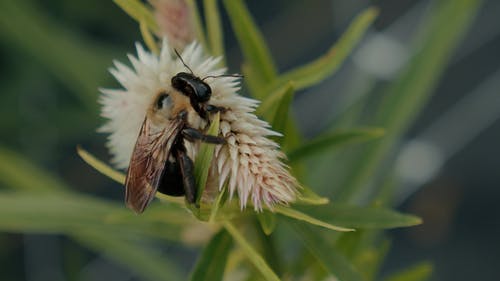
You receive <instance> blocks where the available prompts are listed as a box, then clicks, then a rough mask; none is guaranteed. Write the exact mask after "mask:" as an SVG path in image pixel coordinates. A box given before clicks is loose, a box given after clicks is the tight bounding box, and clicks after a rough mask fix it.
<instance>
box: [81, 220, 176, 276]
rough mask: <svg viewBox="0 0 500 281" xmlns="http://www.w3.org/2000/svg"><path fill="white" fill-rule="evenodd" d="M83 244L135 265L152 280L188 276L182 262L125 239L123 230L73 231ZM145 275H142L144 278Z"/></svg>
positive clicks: (136, 268) (130, 266) (131, 265)
mask: <svg viewBox="0 0 500 281" xmlns="http://www.w3.org/2000/svg"><path fill="white" fill-rule="evenodd" d="M72 236H73V237H74V238H75V239H76V240H77V241H79V242H80V243H82V244H83V245H85V246H87V247H89V248H91V249H94V250H95V251H97V252H99V253H102V254H104V255H105V256H107V257H109V258H110V259H113V260H114V261H117V262H118V263H120V264H122V265H124V266H125V267H126V268H129V269H131V270H132V271H134V272H135V273H137V274H138V275H140V276H141V277H142V278H145V279H148V280H184V279H185V278H184V274H182V273H181V272H179V269H178V268H179V266H178V265H176V264H174V263H172V261H170V260H169V259H167V258H166V257H165V256H162V255H159V253H158V251H154V250H150V249H148V248H146V247H145V245H144V243H142V242H139V241H135V240H131V239H125V238H124V237H123V235H122V234H121V233H119V232H112V233H110V232H105V233H102V232H101V231H97V230H89V229H84V230H79V231H77V232H75V233H74V234H73V235H72ZM142 278H141V279H142Z"/></svg>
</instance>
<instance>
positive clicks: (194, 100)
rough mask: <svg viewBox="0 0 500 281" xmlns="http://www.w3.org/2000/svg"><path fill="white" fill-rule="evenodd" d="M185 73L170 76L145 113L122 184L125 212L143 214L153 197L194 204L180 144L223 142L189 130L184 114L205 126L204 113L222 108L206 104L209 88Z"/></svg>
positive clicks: (190, 166)
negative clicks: (181, 199)
mask: <svg viewBox="0 0 500 281" xmlns="http://www.w3.org/2000/svg"><path fill="white" fill-rule="evenodd" d="M175 53H176V55H177V56H178V57H179V59H180V60H181V61H182V63H183V64H184V66H185V67H186V68H187V69H188V70H189V71H190V73H187V72H179V73H177V74H176V75H175V76H174V77H172V80H171V84H172V89H171V90H170V91H165V90H163V91H160V92H159V93H158V94H157V96H156V98H155V99H154V102H153V104H151V106H150V108H149V109H148V111H147V114H146V117H145V119H144V122H143V123H142V127H141V131H140V133H139V137H138V138H137V142H136V144H135V148H134V151H133V152H132V158H131V160H130V166H129V168H128V173H127V178H126V181H125V188H126V192H125V202H126V204H127V206H128V207H129V208H131V209H132V210H134V211H135V212H137V213H142V212H143V211H144V209H145V208H146V207H147V205H148V204H149V202H151V200H152V199H153V198H154V195H155V193H156V192H157V191H158V192H161V193H164V194H167V195H172V196H183V195H185V196H186V200H187V202H189V203H191V204H192V203H195V199H196V184H195V179H194V174H193V172H194V164H193V160H192V159H191V158H190V157H189V156H188V155H187V151H186V147H185V145H184V141H185V140H188V141H191V142H194V141H196V140H200V141H203V142H207V143H213V144H223V143H225V139H224V138H222V137H217V136H209V135H205V134H204V133H203V132H202V131H201V130H199V129H196V128H194V127H193V126H191V125H190V120H189V115H190V114H198V116H199V117H200V118H201V119H202V120H200V121H206V122H207V123H209V121H210V120H209V119H208V114H212V113H216V112H220V111H223V110H224V108H222V107H217V106H213V105H210V104H208V102H209V100H210V97H211V94H212V89H211V88H210V86H209V85H208V84H207V83H205V82H204V80H205V79H206V78H208V77H211V78H217V77H219V76H220V77H223V76H236V75H219V76H207V77H205V78H203V79H200V78H199V77H197V76H195V75H194V74H193V71H192V70H191V69H190V68H189V66H187V65H186V63H184V61H183V60H182V57H181V56H180V54H179V53H178V52H177V51H176V50H175Z"/></svg>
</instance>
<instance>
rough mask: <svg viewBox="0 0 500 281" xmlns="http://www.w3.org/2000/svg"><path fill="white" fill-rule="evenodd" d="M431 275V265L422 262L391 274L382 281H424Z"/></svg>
mask: <svg viewBox="0 0 500 281" xmlns="http://www.w3.org/2000/svg"><path fill="white" fill-rule="evenodd" d="M431 274H432V264H430V263H428V262H422V263H419V264H417V265H414V266H412V267H410V268H407V269H404V270H401V271H399V272H396V273H393V274H391V275H390V276H388V277H386V278H384V279H383V280H384V281H426V280H429V279H430V277H431Z"/></svg>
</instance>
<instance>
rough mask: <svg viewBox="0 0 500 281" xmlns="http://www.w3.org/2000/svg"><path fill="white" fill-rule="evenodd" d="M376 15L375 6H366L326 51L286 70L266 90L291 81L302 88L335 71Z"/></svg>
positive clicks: (298, 88)
mask: <svg viewBox="0 0 500 281" xmlns="http://www.w3.org/2000/svg"><path fill="white" fill-rule="evenodd" d="M377 15H378V10H377V9H376V8H368V9H366V10H365V11H363V12H361V14H359V15H358V16H357V17H356V18H355V19H354V20H353V22H352V23H351V25H350V26H349V27H348V28H347V30H346V31H345V32H344V34H343V35H342V37H341V38H340V39H339V40H338V42H337V43H335V44H334V45H333V46H332V47H331V48H330V50H328V52H327V53H326V54H325V55H323V56H322V57H320V58H318V59H316V60H315V61H313V62H311V63H308V64H306V65H304V66H301V67H299V68H296V69H294V70H291V71H289V72H286V73H284V74H282V75H280V76H279V77H278V79H277V80H276V81H274V82H273V83H272V84H271V85H270V86H269V87H268V88H267V89H268V91H266V92H273V91H274V89H278V88H280V87H282V86H283V85H285V84H287V83H289V82H290V81H293V82H294V84H295V86H296V89H297V90H300V89H304V88H307V87H310V86H312V85H315V84H317V83H319V82H321V81H322V80H324V79H325V78H326V77H328V76H330V75H332V74H333V73H335V71H336V70H337V69H338V68H339V67H340V65H342V63H343V62H344V61H345V59H346V58H347V57H348V56H349V54H350V53H351V52H352V50H353V49H354V47H355V46H356V45H357V43H358V42H359V41H360V40H361V38H362V36H363V34H364V33H365V32H366V30H368V27H370V25H371V24H372V23H373V21H374V20H375V18H376V17H377Z"/></svg>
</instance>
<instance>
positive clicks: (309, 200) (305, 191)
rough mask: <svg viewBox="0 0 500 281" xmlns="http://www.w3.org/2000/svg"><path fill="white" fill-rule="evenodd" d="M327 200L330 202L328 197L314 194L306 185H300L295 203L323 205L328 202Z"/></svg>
mask: <svg viewBox="0 0 500 281" xmlns="http://www.w3.org/2000/svg"><path fill="white" fill-rule="evenodd" d="M328 202H330V199H328V198H327V197H322V196H320V195H318V194H316V193H315V192H314V191H313V190H312V189H310V188H309V187H306V186H304V187H302V190H301V191H300V194H299V196H298V198H297V204H308V205H324V204H328Z"/></svg>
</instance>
